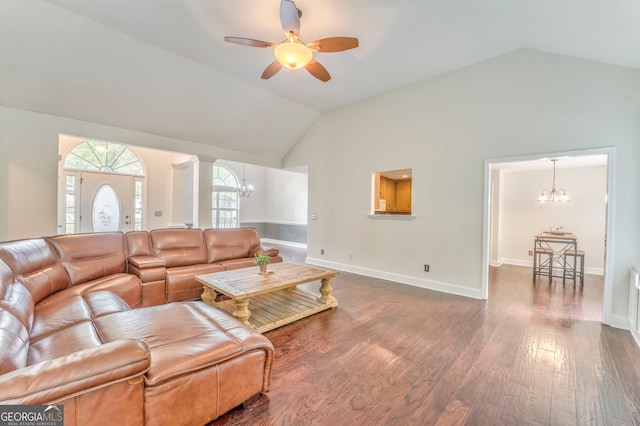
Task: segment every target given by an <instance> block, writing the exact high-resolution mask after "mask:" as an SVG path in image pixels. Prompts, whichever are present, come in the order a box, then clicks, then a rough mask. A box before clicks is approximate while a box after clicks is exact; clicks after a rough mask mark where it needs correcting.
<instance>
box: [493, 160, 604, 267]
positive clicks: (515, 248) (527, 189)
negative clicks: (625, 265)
mask: <svg viewBox="0 0 640 426" xmlns="http://www.w3.org/2000/svg"><path fill="white" fill-rule="evenodd" d="M550 167H551V166H550ZM551 181H552V171H551V168H550V169H549V170H546V171H518V170H505V171H503V172H502V179H501V182H502V186H503V189H504V192H503V194H504V196H503V198H502V206H501V207H502V208H501V210H502V216H501V221H502V233H503V235H502V239H501V240H502V250H500V251H501V255H502V259H500V260H501V261H502V262H505V263H510V264H516V265H529V266H530V265H531V264H532V259H533V258H532V257H531V256H529V255H528V253H529V251H530V250H533V239H534V237H533V236H534V235H535V234H538V233H540V232H542V231H545V230H546V231H548V230H549V228H550V227H552V226H559V225H562V226H564V227H565V230H566V231H570V232H572V233H574V234H575V235H577V237H578V249H579V250H584V251H585V270H586V272H587V273H599V274H602V273H603V272H604V243H605V231H606V204H605V200H606V194H607V168H606V167H603V166H601V167H584V168H573V169H558V170H557V171H556V187H557V188H558V189H559V188H563V189H565V190H566V191H567V193H568V194H569V197H570V198H571V201H570V202H567V203H539V202H537V201H536V199H537V197H538V195H540V192H541V191H542V190H543V189H551Z"/></svg>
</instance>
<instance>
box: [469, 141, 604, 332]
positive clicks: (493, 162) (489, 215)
mask: <svg viewBox="0 0 640 426" xmlns="http://www.w3.org/2000/svg"><path fill="white" fill-rule="evenodd" d="M591 156H600V157H601V158H605V160H606V163H605V164H606V166H605V167H606V172H602V175H603V177H602V179H606V186H605V187H606V193H605V194H604V196H605V198H606V201H605V203H606V204H605V206H604V207H603V209H604V218H603V220H604V222H605V223H604V228H605V229H604V236H603V238H602V240H603V241H602V244H603V245H604V244H606V247H605V248H604V261H603V265H602V266H603V267H602V272H603V274H604V288H603V301H602V305H603V306H602V319H603V323H605V324H611V321H612V318H611V304H612V287H613V283H612V274H611V273H608V271H611V249H610V247H611V246H612V241H611V238H612V237H613V234H612V232H611V229H612V223H611V220H610V218H612V217H614V216H613V209H614V203H613V199H612V195H611V194H613V193H614V192H613V187H614V179H613V176H614V173H613V171H614V161H615V148H613V147H612V148H600V149H591V150H582V151H572V152H560V153H548V154H539V155H529V156H519V157H508V158H498V159H488V160H485V180H484V182H485V197H484V215H485V219H484V221H483V274H482V289H481V290H482V295H483V298H484V299H487V298H488V296H489V266H490V265H491V260H492V254H495V250H494V253H492V244H491V242H492V238H493V239H495V238H496V235H501V234H499V233H500V230H497V229H496V227H497V226H500V225H499V224H498V223H496V222H497V221H496V220H495V211H496V210H497V209H496V207H498V206H499V205H501V204H498V205H495V204H496V194H495V193H494V191H497V190H500V189H501V188H500V182H499V178H496V177H495V173H492V171H495V169H496V168H499V167H500V166H503V165H505V164H508V163H513V164H519V163H522V164H523V165H524V164H531V163H534V162H540V160H549V159H551V158H575V160H587V159H588V158H589V157H591ZM594 158H595V157H594ZM496 181H497V182H496ZM548 183H551V182H548ZM548 183H547V182H546V181H545V182H541V183H540V189H542V187H543V186H548ZM603 184H604V183H603ZM537 195H538V194H535V193H534V194H531V195H530V196H531V197H537ZM528 196H529V195H528ZM548 225H555V224H553V223H549V224H548ZM543 230H544V229H536V231H535V232H536V233H537V232H541V231H543ZM531 238H533V236H531ZM532 241H533V240H532ZM528 243H529V241H527V242H526V243H525V244H528ZM532 245H533V243H532V242H531V248H532ZM528 249H529V248H528V246H527V250H528ZM494 259H495V257H494ZM529 262H530V261H529ZM509 263H512V264H518V263H514V262H509ZM521 264H522V266H526V264H525V262H524V261H523V262H522V263H521Z"/></svg>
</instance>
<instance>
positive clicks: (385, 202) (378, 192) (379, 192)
mask: <svg viewBox="0 0 640 426" xmlns="http://www.w3.org/2000/svg"><path fill="white" fill-rule="evenodd" d="M412 179H413V176H412V169H399V170H388V171H384V172H374V173H373V176H372V179H371V180H372V191H371V193H372V197H371V211H372V214H374V215H411V211H412V207H411V206H412Z"/></svg>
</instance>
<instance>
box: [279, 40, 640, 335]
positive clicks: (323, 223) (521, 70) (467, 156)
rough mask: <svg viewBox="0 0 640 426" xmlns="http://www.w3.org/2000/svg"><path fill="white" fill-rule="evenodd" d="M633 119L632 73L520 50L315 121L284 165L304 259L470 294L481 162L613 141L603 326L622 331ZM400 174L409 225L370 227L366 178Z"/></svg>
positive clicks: (634, 236) (634, 194)
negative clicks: (299, 216) (407, 184)
mask: <svg viewBox="0 0 640 426" xmlns="http://www.w3.org/2000/svg"><path fill="white" fill-rule="evenodd" d="M639 117H640V71H637V70H631V69H626V68H622V67H615V66H610V65H606V64H600V63H594V62H589V61H584V60H577V59H573V58H568V57H563V56H558V55H553V54H547V53H542V52H537V51H532V50H521V51H518V52H515V53H511V54H507V55H504V56H500V57H497V58H494V59H491V60H488V61H485V62H482V63H479V64H475V65H471V66H469V67H467V68H464V69H460V70H457V71H454V72H450V73H447V74H444V75H442V76H439V77H436V78H432V79H429V80H425V81H422V82H419V83H416V84H413V85H410V86H407V87H405V88H403V89H399V90H395V91H392V92H388V93H385V94H382V95H379V96H376V97H372V98H369V99H367V100H364V101H362V102H358V103H355V104H352V105H348V106H345V107H343V108H340V109H337V110H334V111H331V112H328V113H325V114H324V115H323V116H321V117H320V118H319V119H318V120H317V121H316V123H315V124H314V126H313V127H312V128H311V129H309V131H307V133H306V134H305V136H304V137H303V138H302V139H301V141H300V142H299V143H298V144H297V145H296V146H295V147H294V148H293V149H292V150H291V151H290V152H289V154H288V155H287V156H286V157H285V159H284V166H285V167H290V166H296V165H302V164H308V166H309V194H310V196H309V213H310V214H314V213H315V214H317V215H318V219H317V220H315V221H314V220H310V221H309V231H308V232H309V238H308V256H309V258H310V260H311V261H314V262H322V263H324V264H327V265H332V266H335V267H339V268H341V269H345V270H352V271H355V272H360V273H364V274H371V275H376V276H383V277H388V278H390V279H394V280H397V281H401V282H406V283H411V284H414V285H420V286H424V287H430V288H435V289H442V290H446V291H451V292H457V293H460V294H465V295H469V296H473V297H482V294H481V288H482V276H483V275H482V271H483V266H484V265H483V257H482V256H483V254H482V253H483V224H484V221H485V220H486V219H485V218H484V211H483V205H484V200H483V194H484V179H483V178H484V162H485V160H486V159H493V158H500V157H510V156H521V155H534V154H538V153H552V152H562V151H572V150H578V149H588V148H600V147H606V146H615V149H616V152H615V164H614V166H613V167H614V169H613V173H614V177H615V184H616V187H615V192H614V193H613V194H611V199H612V200H613V201H614V203H615V206H614V207H615V216H614V217H612V218H611V219H612V223H613V226H614V233H613V235H612V236H611V237H610V239H609V241H613V245H611V244H610V246H609V253H610V254H612V255H613V264H612V268H611V270H609V271H607V272H608V273H610V274H612V275H611V277H612V278H611V279H612V287H613V289H612V301H611V304H610V306H609V307H608V308H607V309H605V319H604V320H605V322H608V323H611V322H615V323H616V324H618V325H621V324H624V323H626V320H625V319H624V316H625V315H626V311H627V305H628V304H627V294H628V274H629V269H630V267H631V265H632V264H634V263H638V262H639V261H640V238H639V237H638V236H639V235H640V221H639V220H638V217H639V216H640V167H638V166H637V162H638V159H639V158H640V120H639V119H638V118H639ZM400 168H412V169H413V173H414V175H413V185H414V186H413V201H414V206H413V207H414V213H415V215H416V218H415V219H414V220H403V221H399V220H374V219H370V218H368V217H367V212H368V210H369V205H370V193H371V189H370V184H371V178H370V177H371V173H372V172H373V171H375V170H392V169H400ZM576 196H577V194H576ZM322 248H323V249H325V254H324V255H323V256H322V255H320V250H321V249H322ZM349 255H351V256H349ZM425 263H428V264H430V266H431V272H428V273H426V272H423V264H425ZM609 308H610V309H609ZM608 309H609V310H610V312H611V314H612V315H611V316H609V317H608V316H607V310H608Z"/></svg>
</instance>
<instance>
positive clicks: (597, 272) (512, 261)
mask: <svg viewBox="0 0 640 426" xmlns="http://www.w3.org/2000/svg"><path fill="white" fill-rule="evenodd" d="M499 262H500V265H494V264H493V263H494V262H491V266H502V264H506V265H516V266H526V267H529V268H533V260H523V259H500V261H499ZM584 273H585V274H592V275H604V268H588V267H586V266H585V268H584Z"/></svg>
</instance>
